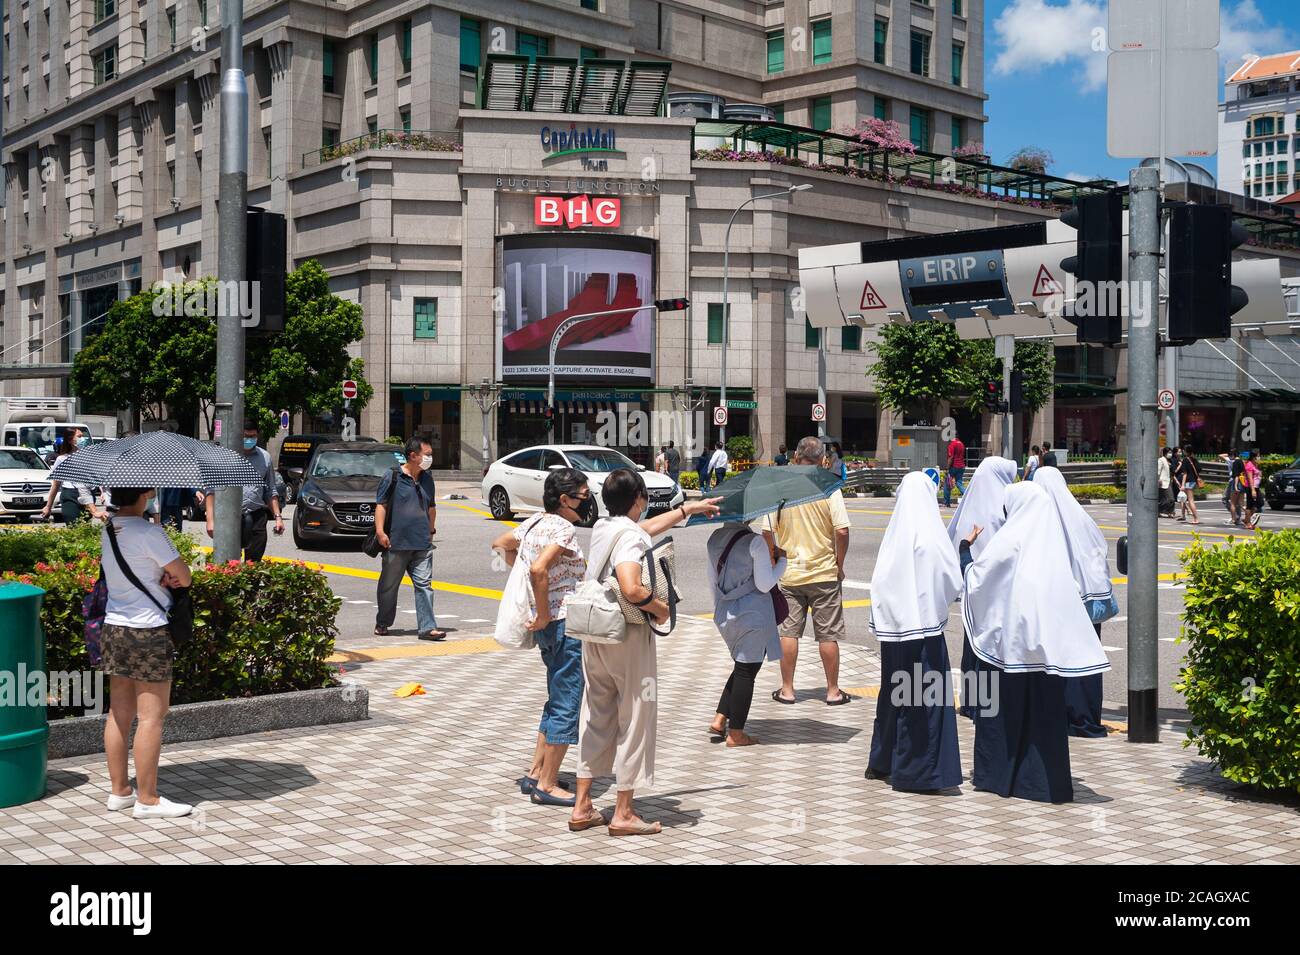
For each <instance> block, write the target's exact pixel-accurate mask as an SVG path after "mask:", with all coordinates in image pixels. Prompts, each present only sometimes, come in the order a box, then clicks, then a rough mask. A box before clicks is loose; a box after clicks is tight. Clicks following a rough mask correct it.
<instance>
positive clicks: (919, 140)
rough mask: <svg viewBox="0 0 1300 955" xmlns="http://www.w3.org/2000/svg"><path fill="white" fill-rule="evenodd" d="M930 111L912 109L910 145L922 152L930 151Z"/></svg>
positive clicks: (914, 107)
mask: <svg viewBox="0 0 1300 955" xmlns="http://www.w3.org/2000/svg"><path fill="white" fill-rule="evenodd" d="M930 128H931V123H930V111H929V110H928V109H919V108H918V107H916V106H913V107H912V145H913V146H915V147H916V148H917V149H919V150H921V151H922V152H929V151H930Z"/></svg>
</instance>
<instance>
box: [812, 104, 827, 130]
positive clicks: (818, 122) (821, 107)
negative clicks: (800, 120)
mask: <svg viewBox="0 0 1300 955" xmlns="http://www.w3.org/2000/svg"><path fill="white" fill-rule="evenodd" d="M812 128H813V129H816V130H821V131H825V130H828V129H830V128H831V98H830V97H829V96H819V97H817V98H816V99H815V100H813V102H812Z"/></svg>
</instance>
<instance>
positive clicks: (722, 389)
mask: <svg viewBox="0 0 1300 955" xmlns="http://www.w3.org/2000/svg"><path fill="white" fill-rule="evenodd" d="M811 188H812V183H811V182H804V183H800V184H799V185H797V186H791V187H790V188H789V189H782V190H781V191H780V192H768V193H764V194H763V195H761V196H750V197H749V198H748V199H746V200H745V201H744V202H742V203H741V204H740V205H738V206H736V211H735V212H733V213H732V214H731V218H730V219H728V220H727V234H726V237H725V238H724V239H723V240H722V380H721V382H720V386H719V388H718V396H719V397H718V403H719V404H720V405H722V407H724V408H725V407H726V406H727V346H728V345H730V344H731V310H730V309H729V308H728V307H727V279H728V277H729V272H730V265H731V261H730V260H731V227H732V226H733V225H735V223H736V216H738V215H740V210H741V209H743V208H745V206H747V205H749V204H750V203H751V202H758V201H760V200H762V199H779V198H780V197H781V196H788V195H793V194H794V193H796V192H805V191H807V190H809V189H811ZM718 437H719V438H720V439H721V440H722V443H723V445H724V446H725V445H726V443H727V426H726V425H725V424H724V425H722V426H721V427H720V428H719V429H718Z"/></svg>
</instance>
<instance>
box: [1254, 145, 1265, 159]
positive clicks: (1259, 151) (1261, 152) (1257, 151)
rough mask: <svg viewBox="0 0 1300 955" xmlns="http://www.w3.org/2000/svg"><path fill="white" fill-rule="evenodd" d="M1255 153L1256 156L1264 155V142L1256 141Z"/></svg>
mask: <svg viewBox="0 0 1300 955" xmlns="http://www.w3.org/2000/svg"><path fill="white" fill-rule="evenodd" d="M1255 155H1256V156H1262V155H1264V144H1263V143H1255Z"/></svg>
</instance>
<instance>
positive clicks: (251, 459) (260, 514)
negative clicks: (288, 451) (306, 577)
mask: <svg viewBox="0 0 1300 955" xmlns="http://www.w3.org/2000/svg"><path fill="white" fill-rule="evenodd" d="M257 439H258V430H257V423H256V422H255V421H248V422H245V423H244V439H243V453H244V457H246V458H248V463H249V464H251V465H252V466H253V470H255V471H256V472H257V477H258V483H256V484H250V485H248V486H246V487H245V488H244V489H243V490H244V493H243V497H242V498H241V500H240V506H239V546H240V549H241V550H242V551H243V553H244V560H261V559H262V556H263V555H264V554H265V553H266V522H267V518H268V517H274V518H275V533H276V536H279V535H280V534H283V533H284V519H283V518H281V516H280V490H279V488H278V487H277V486H276V483H275V467H274V466H273V465H272V464H271V455H270V453H268V452H267V450H266V449H265V448H259V447H258V446H257ZM205 498H206V506H205V509H206V511H207V519H208V536H209V537H211V536H212V535H213V534H214V533H215V532H214V530H213V526H214V525H213V519H214V518H215V517H216V512H217V508H216V488H208V489H207V493H206V494H205Z"/></svg>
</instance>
